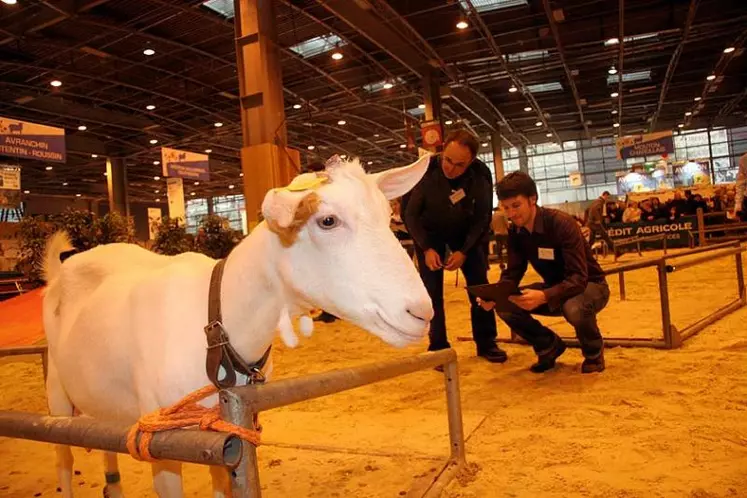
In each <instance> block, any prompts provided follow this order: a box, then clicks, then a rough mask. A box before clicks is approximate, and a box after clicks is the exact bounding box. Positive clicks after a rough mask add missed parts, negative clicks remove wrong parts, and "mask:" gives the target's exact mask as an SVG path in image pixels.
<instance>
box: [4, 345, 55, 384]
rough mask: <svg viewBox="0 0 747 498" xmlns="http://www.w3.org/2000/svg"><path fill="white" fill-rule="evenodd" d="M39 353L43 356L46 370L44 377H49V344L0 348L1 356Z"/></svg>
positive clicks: (42, 359) (43, 367)
mask: <svg viewBox="0 0 747 498" xmlns="http://www.w3.org/2000/svg"><path fill="white" fill-rule="evenodd" d="M32 354H38V355H40V356H41V361H42V369H43V371H44V379H46V378H47V346H46V345H40V346H18V347H10V348H0V358H4V357H7V356H23V355H32Z"/></svg>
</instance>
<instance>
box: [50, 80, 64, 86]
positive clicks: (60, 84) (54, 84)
mask: <svg viewBox="0 0 747 498" xmlns="http://www.w3.org/2000/svg"><path fill="white" fill-rule="evenodd" d="M49 84H50V85H52V86H53V87H60V86H62V82H61V81H60V80H52V81H50V82H49Z"/></svg>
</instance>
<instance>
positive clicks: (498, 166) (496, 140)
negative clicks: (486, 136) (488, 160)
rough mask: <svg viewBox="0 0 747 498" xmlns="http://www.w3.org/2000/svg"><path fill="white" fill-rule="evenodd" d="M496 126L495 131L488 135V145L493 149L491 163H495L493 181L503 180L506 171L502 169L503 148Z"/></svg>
mask: <svg viewBox="0 0 747 498" xmlns="http://www.w3.org/2000/svg"><path fill="white" fill-rule="evenodd" d="M499 130H500V128H499V127H497V126H496V131H495V133H493V134H492V135H490V146H491V148H492V149H493V164H494V165H495V182H496V183H498V182H499V181H501V180H503V177H504V176H506V171H505V170H504V169H503V148H502V147H501V142H502V140H501V132H500V131H499Z"/></svg>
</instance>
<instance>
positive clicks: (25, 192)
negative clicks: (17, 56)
mask: <svg viewBox="0 0 747 498" xmlns="http://www.w3.org/2000/svg"><path fill="white" fill-rule="evenodd" d="M3 2H5V0H3ZM6 3H7V2H6ZM23 193H24V194H30V193H31V192H30V191H28V190H24V191H23Z"/></svg>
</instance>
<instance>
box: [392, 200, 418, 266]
mask: <svg viewBox="0 0 747 498" xmlns="http://www.w3.org/2000/svg"><path fill="white" fill-rule="evenodd" d="M389 205H390V206H391V208H392V216H391V218H390V219H389V228H391V230H392V232H393V233H394V236H395V237H397V240H399V241H400V243H402V244H403V246H404V248H405V250H406V251H407V255H408V256H410V258H412V257H413V256H414V255H415V248H414V245H413V243H412V237H410V233H409V232H408V231H407V227H406V226H405V222H404V221H403V220H402V211H401V207H402V199H393V200H392V201H390V202H389Z"/></svg>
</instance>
